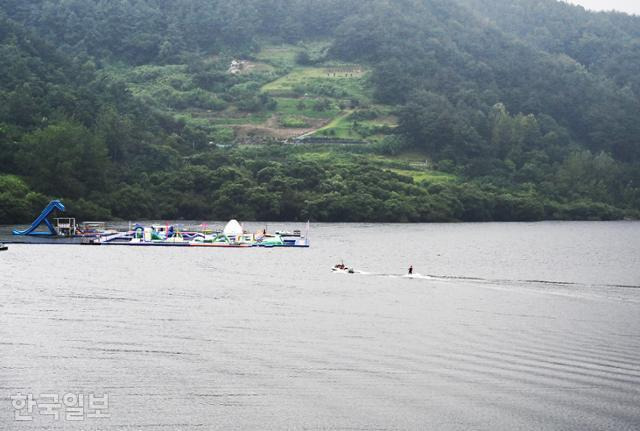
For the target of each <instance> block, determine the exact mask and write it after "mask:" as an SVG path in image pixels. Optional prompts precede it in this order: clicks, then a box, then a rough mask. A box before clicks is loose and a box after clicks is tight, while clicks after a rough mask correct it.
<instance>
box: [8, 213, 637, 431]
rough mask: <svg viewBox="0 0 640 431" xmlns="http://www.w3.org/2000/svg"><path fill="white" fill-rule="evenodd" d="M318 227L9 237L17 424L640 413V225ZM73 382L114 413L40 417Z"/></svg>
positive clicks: (11, 376) (131, 426) (373, 423)
mask: <svg viewBox="0 0 640 431" xmlns="http://www.w3.org/2000/svg"><path fill="white" fill-rule="evenodd" d="M261 226H262V225H259V224H252V225H250V226H249V227H250V228H251V229H254V228H255V229H257V228H259V227H261ZM269 227H270V228H273V229H275V228H278V227H280V226H276V225H270V226H269ZM286 227H289V228H294V227H301V226H295V225H289V226H286ZM6 232H7V230H6V229H5V230H4V233H6ZM311 241H312V247H311V248H310V249H192V248H187V249H181V248H178V249H176V248H149V247H142V248H137V247H106V246H105V247H87V246H69V245H67V246H65V245H10V248H9V251H7V252H0V277H1V278H0V298H2V301H1V302H0V429H2V430H36V429H37V430H52V429H53V430H56V429H60V430H62V429H64V430H87V431H97V430H145V431H147V430H149V431H155V430H159V431H173V430H188V431H200V430H214V429H225V430H227V429H237V430H246V429H349V430H356V429H376V430H381V429H382V430H384V429H412V430H414V429H415V430H418V429H438V430H468V429H473V430H518V429H522V430H524V429H526V430H530V429H531V430H533V429H535V430H559V429H562V430H580V431H583V430H637V429H640V223H636V222H616V223H532V224H526V223H508V224H500V223H495V224H444V225H443V224H432V225H378V224H371V225H361V224H356V225H351V224H323V225H315V226H312V231H311ZM340 260H344V262H345V263H346V264H348V265H352V266H354V267H355V268H356V269H358V270H359V271H362V273H360V274H355V275H347V274H334V273H332V272H331V271H330V268H331V266H333V265H334V264H335V263H336V262H338V261H340ZM410 264H411V265H413V266H414V268H415V271H416V272H417V273H419V274H422V275H423V276H417V277H416V278H412V279H410V278H407V277H403V276H402V275H403V274H404V273H405V272H406V270H407V267H408V266H409V265H410ZM18 393H21V394H33V396H34V401H35V402H37V403H38V402H39V403H40V404H38V405H37V406H36V407H35V408H34V411H33V420H32V421H25V422H18V421H16V420H15V418H14V413H15V411H16V410H15V409H14V406H13V405H12V402H11V398H10V397H11V396H13V395H16V394H18ZM67 393H75V394H80V395H84V396H85V397H88V396H89V395H88V394H90V393H95V394H96V395H102V394H107V395H108V397H109V406H108V410H107V411H106V412H107V413H108V414H109V415H110V418H99V419H96V418H86V415H87V414H88V413H89V412H90V409H89V407H88V402H87V400H86V399H85V406H84V415H85V417H84V420H83V421H78V422H73V421H70V420H67V418H66V417H65V413H66V412H65V410H64V409H62V408H61V409H60V410H58V411H59V412H60V414H61V416H60V418H59V419H58V420H56V419H55V417H53V416H46V415H42V414H41V412H42V410H41V404H43V403H44V401H46V397H44V396H43V394H59V395H60V396H62V395H64V394H67ZM94 407H95V406H94ZM23 412H26V410H24V411H23Z"/></svg>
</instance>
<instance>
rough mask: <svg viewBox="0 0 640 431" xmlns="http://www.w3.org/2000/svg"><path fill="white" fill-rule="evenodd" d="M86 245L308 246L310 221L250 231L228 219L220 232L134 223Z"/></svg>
mask: <svg viewBox="0 0 640 431" xmlns="http://www.w3.org/2000/svg"><path fill="white" fill-rule="evenodd" d="M85 244H91V245H129V246H160V247H229V248H249V247H267V248H271V247H309V246H310V243H309V224H308V223H307V232H306V234H305V235H303V234H302V233H301V232H300V231H293V232H276V233H273V234H270V233H267V231H266V229H264V230H262V231H260V232H256V233H250V232H247V231H246V230H244V228H243V227H242V225H241V224H240V223H239V222H238V221H237V220H231V221H229V222H228V223H227V224H226V226H225V227H224V229H223V230H222V231H219V232H186V231H184V232H183V231H181V230H180V229H179V228H177V227H175V226H172V225H164V226H161V225H152V226H148V227H145V226H142V225H135V226H134V227H133V228H132V229H131V230H129V231H127V232H117V233H109V234H107V235H100V236H96V237H94V238H88V239H87V240H86V241H85Z"/></svg>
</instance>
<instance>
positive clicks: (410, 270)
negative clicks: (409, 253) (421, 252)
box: [409, 265, 413, 275]
mask: <svg viewBox="0 0 640 431" xmlns="http://www.w3.org/2000/svg"><path fill="white" fill-rule="evenodd" d="M409 275H413V265H409Z"/></svg>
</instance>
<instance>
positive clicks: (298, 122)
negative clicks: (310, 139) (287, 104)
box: [280, 115, 309, 129]
mask: <svg viewBox="0 0 640 431" xmlns="http://www.w3.org/2000/svg"><path fill="white" fill-rule="evenodd" d="M280 125H281V126H282V127H291V128H294V129H303V128H306V127H309V123H308V122H307V121H306V120H305V119H304V118H302V117H298V116H293V115H289V116H286V117H282V118H280Z"/></svg>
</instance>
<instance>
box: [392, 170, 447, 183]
mask: <svg viewBox="0 0 640 431" xmlns="http://www.w3.org/2000/svg"><path fill="white" fill-rule="evenodd" d="M387 170H389V171H391V172H395V173H396V174H399V175H404V176H405V177H411V178H413V181H414V182H415V183H421V182H427V183H448V182H451V181H454V180H455V179H456V176H455V175H451V174H447V173H445V172H439V171H430V170H412V169H397V168H390V169H387Z"/></svg>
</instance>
